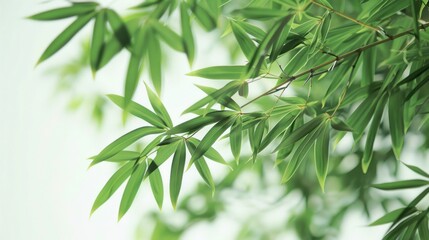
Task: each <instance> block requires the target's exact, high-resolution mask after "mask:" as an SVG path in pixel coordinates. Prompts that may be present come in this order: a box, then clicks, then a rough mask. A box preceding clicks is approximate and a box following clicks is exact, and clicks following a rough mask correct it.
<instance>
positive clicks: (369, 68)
mask: <svg viewBox="0 0 429 240" xmlns="http://www.w3.org/2000/svg"><path fill="white" fill-rule="evenodd" d="M370 39H371V40H372V41H374V40H373V38H370ZM376 53H377V49H376V48H370V49H367V50H365V51H363V52H362V60H363V61H362V83H361V85H362V86H366V85H368V84H370V83H372V82H374V75H375V69H376V68H377V54H376Z"/></svg>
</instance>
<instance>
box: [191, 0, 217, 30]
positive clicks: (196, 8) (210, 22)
mask: <svg viewBox="0 0 429 240" xmlns="http://www.w3.org/2000/svg"><path fill="white" fill-rule="evenodd" d="M191 10H192V12H193V13H194V15H195V17H196V19H197V21H198V22H199V23H200V24H201V25H202V26H203V27H204V29H205V30H206V31H211V30H213V29H215V28H216V19H214V18H213V16H212V15H211V14H210V13H209V12H208V11H207V10H206V9H205V8H203V7H202V6H200V5H199V4H194V5H193V6H192V7H191Z"/></svg>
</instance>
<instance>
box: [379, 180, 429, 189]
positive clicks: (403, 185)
mask: <svg viewBox="0 0 429 240" xmlns="http://www.w3.org/2000/svg"><path fill="white" fill-rule="evenodd" d="M427 185H429V181H427V180H421V179H412V180H404V181H397V182H389V183H379V184H373V185H371V186H372V187H374V188H378V189H381V190H398V189H407V188H418V187H423V186H427Z"/></svg>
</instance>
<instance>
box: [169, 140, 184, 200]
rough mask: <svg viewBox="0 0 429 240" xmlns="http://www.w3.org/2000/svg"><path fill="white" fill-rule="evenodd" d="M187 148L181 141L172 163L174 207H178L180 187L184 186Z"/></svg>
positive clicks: (171, 180) (171, 188) (171, 185)
mask: <svg viewBox="0 0 429 240" xmlns="http://www.w3.org/2000/svg"><path fill="white" fill-rule="evenodd" d="M185 161H186V148H185V143H184V142H183V141H181V142H179V145H178V146H177V149H176V152H175V153H174V157H173V161H172V163H171V173H170V199H171V204H172V205H173V208H176V204H177V199H178V198H179V193H180V188H181V187H182V179H183V171H184V170H185Z"/></svg>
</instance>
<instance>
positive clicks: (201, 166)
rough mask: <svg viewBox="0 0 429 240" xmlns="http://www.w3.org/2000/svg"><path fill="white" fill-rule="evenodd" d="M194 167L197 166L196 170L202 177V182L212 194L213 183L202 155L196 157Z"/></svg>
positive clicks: (213, 189)
mask: <svg viewBox="0 0 429 240" xmlns="http://www.w3.org/2000/svg"><path fill="white" fill-rule="evenodd" d="M195 167H196V168H197V171H198V173H199V174H200V176H201V177H202V178H203V180H204V182H206V183H207V185H208V186H209V187H210V188H211V189H212V194H213V193H214V191H215V184H214V181H213V177H212V174H211V172H210V169H209V167H208V166H207V163H206V160H204V158H203V157H202V158H200V159H198V161H195Z"/></svg>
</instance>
